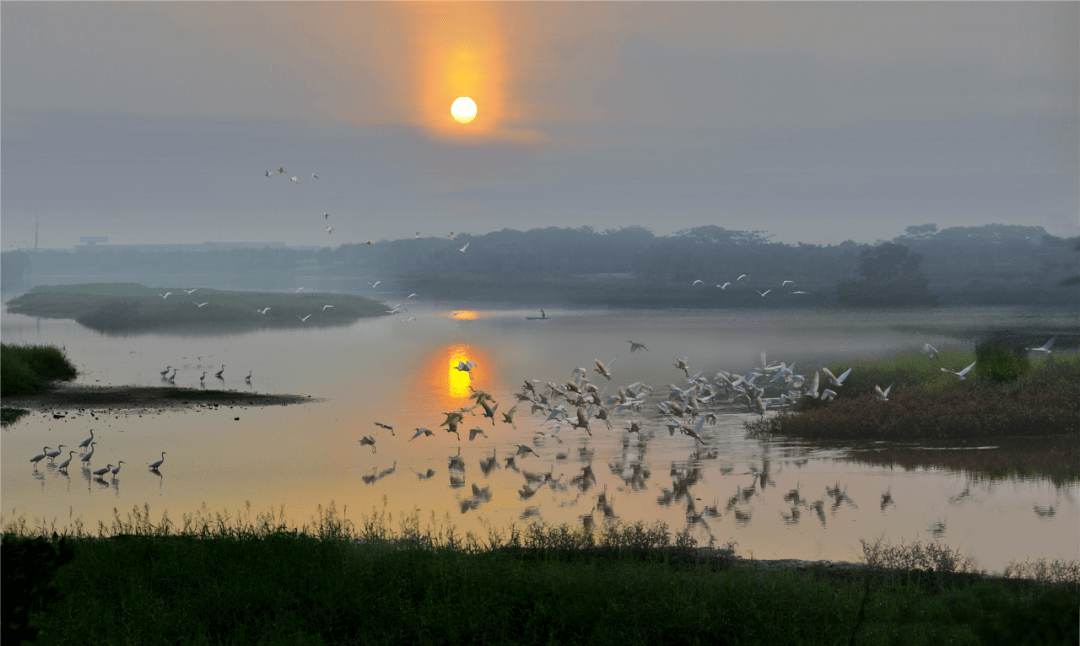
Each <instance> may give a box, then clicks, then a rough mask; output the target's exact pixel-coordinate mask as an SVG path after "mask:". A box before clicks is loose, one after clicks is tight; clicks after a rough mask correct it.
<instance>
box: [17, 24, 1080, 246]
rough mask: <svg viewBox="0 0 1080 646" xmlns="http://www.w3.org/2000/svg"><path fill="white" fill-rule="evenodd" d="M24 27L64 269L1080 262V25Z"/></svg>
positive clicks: (23, 123)
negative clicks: (112, 255)
mask: <svg viewBox="0 0 1080 646" xmlns="http://www.w3.org/2000/svg"><path fill="white" fill-rule="evenodd" d="M0 29H2V34H0V65H2V69H0V83H2V85H0V119H2V122H0V128H2V132H0V135H2V167H0V172H2V186H0V211H2V237H3V247H4V248H5V249H7V248H10V246H11V245H12V244H14V243H16V242H18V241H20V240H32V239H33V226H34V224H33V223H34V220H35V218H38V219H40V221H41V243H40V244H41V246H44V247H70V246H72V245H74V244H76V243H77V242H78V238H79V237H80V236H86V235H105V236H109V239H110V242H114V243H121V244H124V243H149V242H189V243H198V242H204V241H208V240H218V239H219V237H220V239H221V240H222V241H281V242H286V243H288V244H302V245H310V244H331V245H337V244H341V243H344V242H363V241H366V240H368V239H375V240H378V239H383V238H400V237H407V236H411V235H413V234H414V233H415V232H416V231H417V230H419V231H421V235H446V234H447V233H449V232H450V231H451V230H453V231H457V232H461V231H464V232H469V233H485V232H487V231H491V230H497V229H502V228H504V227H510V228H516V229H529V228H534V227H537V226H549V225H554V226H575V227H577V226H583V225H591V226H593V227H596V228H597V229H601V230H603V229H607V228H616V227H620V226H628V225H642V226H646V227H649V228H651V229H652V230H653V231H654V232H656V233H657V234H667V233H672V232H674V231H677V230H680V229H684V228H689V227H693V226H698V225H703V224H715V225H718V226H722V227H725V228H729V229H744V230H763V231H767V232H768V233H771V234H773V235H774V236H775V238H776V239H777V240H780V241H783V242H797V241H802V242H808V243H815V244H820V243H838V242H841V241H843V240H845V239H852V240H856V241H859V242H872V241H874V240H876V239H889V238H892V237H894V236H897V235H900V234H902V233H903V231H904V228H905V227H906V226H908V225H911V224H922V223H927V222H934V223H937V224H938V225H939V226H940V227H946V226H972V225H981V224H987V223H991V222H1000V223H1006V224H1031V225H1040V226H1044V227H1046V229H1047V230H1048V231H1050V232H1051V233H1054V234H1057V235H1070V236H1071V235H1077V234H1080V46H1078V41H1080V37H1078V34H1080V3H1077V2H1060V3H1059V2H1054V3H1043V2H1034V3H1031V2H1022V3H1012V2H1001V3H981V2H979V3H970V2H964V3H903V2H900V3H877V2H874V3H861V2H853V3H852V2H845V3H826V4H821V3H772V2H751V3H734V2H732V3H727V2H724V3H705V2H700V3H698V2H695V3H600V2H591V3H518V2H511V3H476V4H471V3H470V4H459V3H434V4H396V3H395V4H385V3H379V4H373V3H255V2H251V3H247V2H245V3H216V2H206V3H156V2H154V3H149V2H147V3H94V2H86V3H73V4H69V3H58V2H57V3H54V2H49V3H38V2H3V3H0ZM458 96H470V97H472V98H473V99H474V100H475V101H476V103H477V105H478V115H477V118H476V119H475V120H474V121H473V122H472V123H469V124H466V125H463V124H459V123H457V122H455V121H453V120H452V119H451V118H450V114H449V107H450V104H451V103H452V102H453V100H454V99H455V98H457V97H458ZM282 166H283V167H284V168H285V169H286V171H287V172H288V173H287V175H280V176H279V175H278V174H277V173H276V172H275V173H274V177H272V178H269V179H268V178H266V177H265V175H264V172H265V171H267V170H274V171H276V169H277V168H279V167H282ZM312 173H316V174H318V175H319V178H318V179H313V178H312V177H311V174H312ZM294 176H295V177H296V178H297V179H298V183H296V184H294V183H293V182H291V181H289V179H288V178H290V177H294ZM324 212H329V213H330V214H331V217H330V220H329V224H330V225H332V226H334V227H335V231H334V233H333V234H332V235H327V233H326V230H325V224H324V218H323V216H322V214H323V213H324Z"/></svg>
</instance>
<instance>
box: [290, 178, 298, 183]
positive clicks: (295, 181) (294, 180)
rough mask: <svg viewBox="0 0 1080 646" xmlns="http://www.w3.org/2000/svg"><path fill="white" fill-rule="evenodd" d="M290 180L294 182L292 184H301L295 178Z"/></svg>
mask: <svg viewBox="0 0 1080 646" xmlns="http://www.w3.org/2000/svg"><path fill="white" fill-rule="evenodd" d="M289 179H291V180H292V183H293V184H299V183H300V182H298V181H297V180H296V178H295V177H290V178H289Z"/></svg>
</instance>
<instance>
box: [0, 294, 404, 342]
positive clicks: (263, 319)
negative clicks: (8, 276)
mask: <svg viewBox="0 0 1080 646" xmlns="http://www.w3.org/2000/svg"><path fill="white" fill-rule="evenodd" d="M166 292H172V293H171V294H170V295H169V297H168V298H162V297H161V296H160V295H159V294H165V293H166ZM202 303H205V305H203V306H202V307H199V306H198V305H199V304H202ZM327 305H332V306H333V307H329V308H327V307H326V306H327ZM266 307H269V308H270V310H269V311H267V312H266V313H265V314H260V313H259V312H257V311H256V310H262V309H263V308H266ZM8 310H9V311H11V312H15V313H17V314H27V315H30V316H44V317H51V318H72V319H75V320H76V321H78V322H79V323H81V324H83V325H85V326H87V327H89V328H92V329H95V330H101V331H115V332H129V331H138V330H148V329H161V328H192V327H196V328H197V327H200V326H206V325H207V324H214V325H217V326H219V328H220V326H222V325H231V326H233V327H237V326H239V327H241V328H258V327H302V326H309V327H315V326H327V325H345V324H348V323H351V322H353V321H355V320H357V319H359V318H362V317H369V316H383V315H385V313H386V312H385V310H386V307H385V306H384V305H383V304H382V303H379V302H378V301H374V300H371V299H369V298H364V297H362V296H353V295H349V294H324V293H299V294H297V293H292V292H288V293H280V292H227V291H220V290H216V289H205V288H200V289H198V290H197V291H196V292H194V293H193V294H191V295H188V294H187V293H185V292H184V291H183V290H182V289H180V288H164V287H163V288H150V287H144V286H142V285H136V284H134V283H123V284H120V283H106V284H96V283H95V284H87V285H57V286H41V287H35V288H34V289H33V290H32V291H30V292H27V293H26V294H23V295H22V296H19V297H18V298H14V299H12V300H11V301H10V302H9V303H8ZM309 314H310V315H311V317H310V318H308V319H307V320H305V321H301V320H300V319H301V318H303V317H307V316H308V315H309Z"/></svg>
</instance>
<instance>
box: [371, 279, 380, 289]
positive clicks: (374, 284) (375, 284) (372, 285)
mask: <svg viewBox="0 0 1080 646" xmlns="http://www.w3.org/2000/svg"><path fill="white" fill-rule="evenodd" d="M381 282H382V281H381V280H377V281H375V282H374V283H371V288H372V289H375V288H376V287H378V286H379V283H381Z"/></svg>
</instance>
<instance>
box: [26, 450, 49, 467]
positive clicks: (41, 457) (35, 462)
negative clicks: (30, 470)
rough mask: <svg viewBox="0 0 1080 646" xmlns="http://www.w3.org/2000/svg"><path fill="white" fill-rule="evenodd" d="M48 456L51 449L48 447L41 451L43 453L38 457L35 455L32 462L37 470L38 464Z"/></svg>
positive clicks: (31, 459)
mask: <svg viewBox="0 0 1080 646" xmlns="http://www.w3.org/2000/svg"><path fill="white" fill-rule="evenodd" d="M48 454H49V447H47V446H46V447H45V448H43V449H41V453H39V454H38V455H35V456H34V457H32V458H30V462H31V463H32V464H33V465H34V468H35V469H36V468H37V463H38V462H41V461H42V460H44V459H45V457H46V456H47V455H48Z"/></svg>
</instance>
